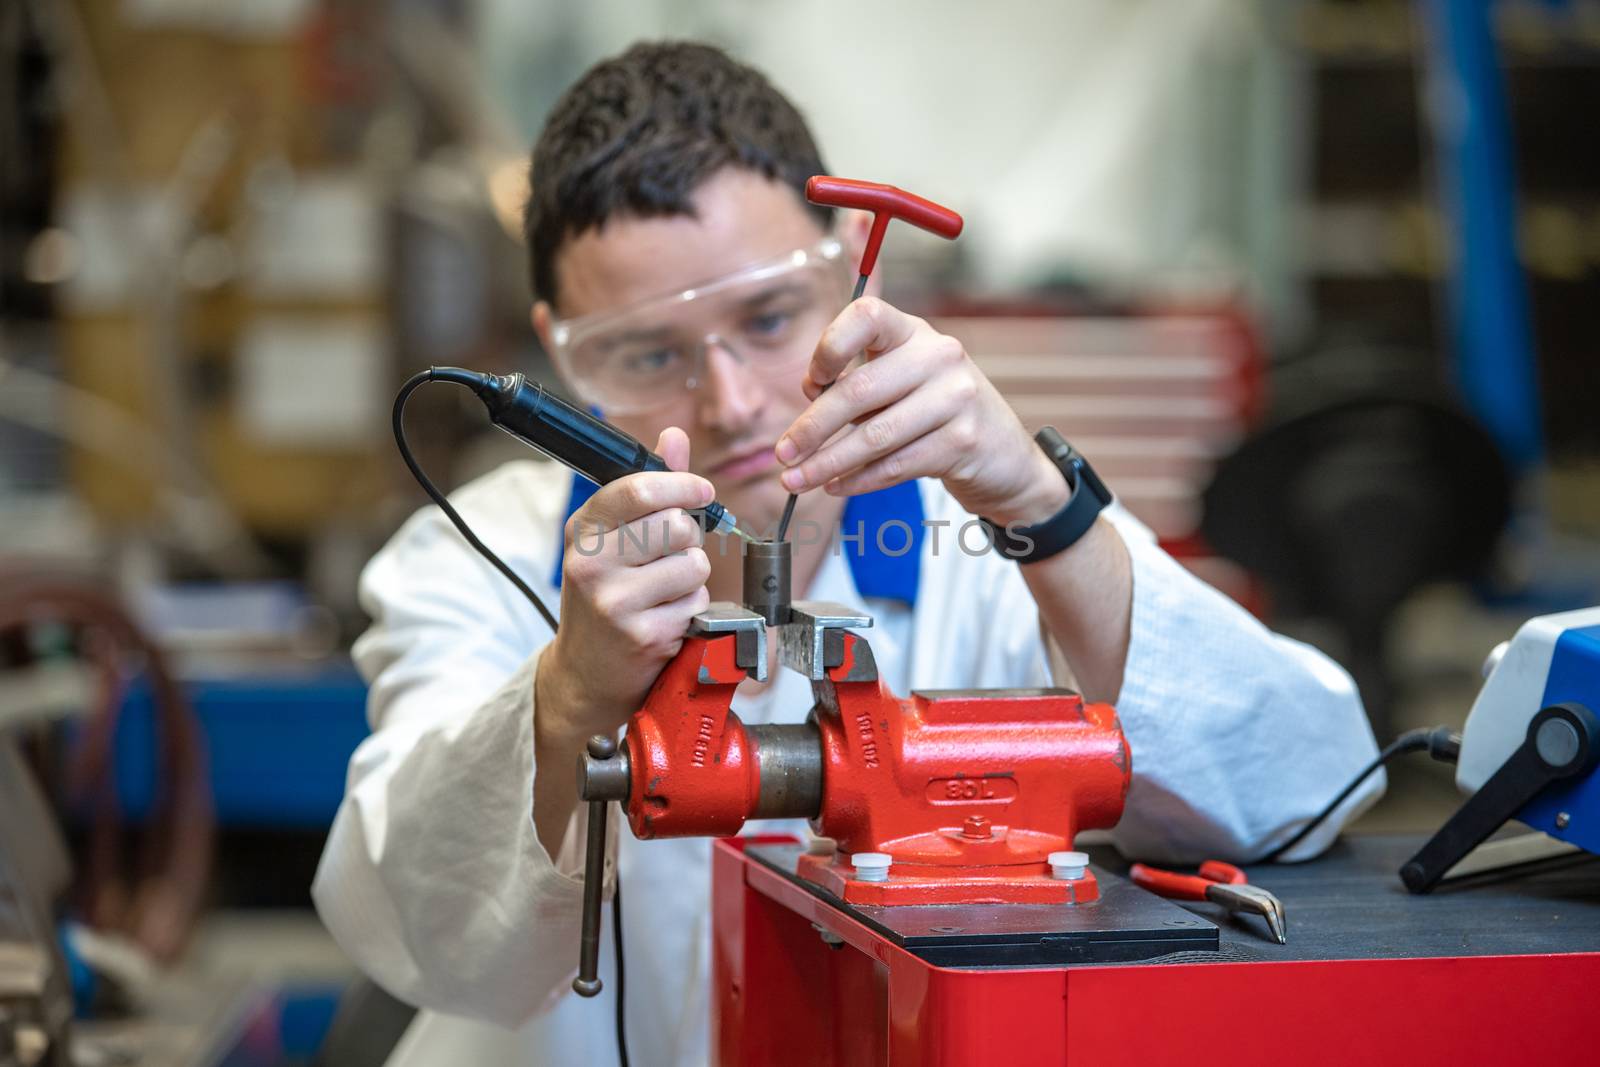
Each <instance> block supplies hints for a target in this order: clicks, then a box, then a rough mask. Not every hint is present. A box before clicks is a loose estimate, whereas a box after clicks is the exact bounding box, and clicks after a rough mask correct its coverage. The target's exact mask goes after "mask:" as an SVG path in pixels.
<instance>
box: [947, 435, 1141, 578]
mask: <svg viewBox="0 0 1600 1067" xmlns="http://www.w3.org/2000/svg"><path fill="white" fill-rule="evenodd" d="M1033 439H1034V440H1035V441H1037V442H1039V447H1040V448H1042V449H1044V454H1045V455H1047V456H1049V457H1050V462H1052V463H1054V464H1055V465H1056V466H1057V467H1058V468H1060V470H1061V473H1062V474H1063V475H1064V476H1065V477H1066V479H1067V487H1068V488H1069V489H1071V490H1072V495H1071V496H1070V497H1068V498H1067V502H1066V504H1065V506H1063V507H1062V509H1061V510H1060V511H1058V512H1056V513H1055V514H1054V515H1052V516H1051V517H1050V518H1048V519H1046V520H1045V521H1044V522H1041V523H1038V524H1037V525H1034V526H1012V527H1011V528H1010V530H1009V531H1008V530H1007V529H1006V528H1005V527H1003V526H1000V525H998V524H997V523H994V522H991V521H990V520H988V519H985V518H984V517H983V516H981V515H980V516H978V521H980V522H982V523H983V524H984V526H986V527H988V529H989V536H991V537H993V538H994V547H995V548H996V549H997V550H998V551H999V552H1000V554H1001V555H1002V556H1005V557H1006V558H1007V559H1014V560H1016V561H1017V562H1018V563H1037V562H1039V561H1040V560H1042V559H1049V558H1050V557H1051V556H1053V555H1055V554H1056V553H1058V552H1065V551H1066V550H1067V549H1069V548H1071V547H1072V546H1073V545H1075V544H1077V542H1078V539H1079V538H1080V537H1082V536H1083V535H1084V534H1086V533H1088V532H1089V527H1091V526H1093V525H1094V520H1095V516H1097V515H1099V514H1100V512H1101V511H1103V510H1105V506H1106V505H1107V504H1109V503H1111V490H1109V489H1107V488H1106V486H1105V483H1104V482H1102V481H1101V480H1100V476H1099V475H1097V474H1096V473H1095V472H1094V468H1093V467H1091V466H1089V461H1088V460H1086V459H1084V458H1083V456H1082V455H1081V454H1080V453H1079V452H1078V450H1077V449H1076V448H1073V447H1072V446H1071V445H1070V444H1068V443H1067V439H1066V438H1065V437H1062V436H1061V434H1059V433H1057V432H1056V428H1055V427H1054V426H1046V427H1045V428H1044V429H1042V430H1040V431H1039V432H1038V433H1036V434H1034V435H1033Z"/></svg>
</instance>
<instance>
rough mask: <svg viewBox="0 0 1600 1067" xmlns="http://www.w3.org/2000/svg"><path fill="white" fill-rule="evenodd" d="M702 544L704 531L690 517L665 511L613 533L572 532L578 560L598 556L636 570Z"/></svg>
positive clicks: (587, 529) (582, 528) (596, 530)
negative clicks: (579, 557) (581, 557)
mask: <svg viewBox="0 0 1600 1067" xmlns="http://www.w3.org/2000/svg"><path fill="white" fill-rule="evenodd" d="M704 542H705V531H704V530H703V529H701V526H700V521H699V520H698V519H697V518H695V516H694V515H693V514H691V513H690V512H687V511H683V510H681V509H679V508H667V509H666V510H664V511H657V512H653V513H652V514H649V515H645V516H643V517H642V518H638V519H633V520H631V521H629V522H625V523H623V524H622V525H621V526H619V527H617V528H616V529H614V530H602V529H600V528H599V527H594V528H590V527H585V526H582V525H581V524H580V525H579V526H578V528H577V529H575V530H574V531H573V540H572V547H573V550H574V551H575V552H577V553H578V554H579V555H580V556H598V557H602V559H603V561H604V562H606V563H615V562H620V563H621V564H623V565H625V566H629V567H639V566H643V565H644V564H646V563H649V562H650V561H651V560H657V559H660V558H661V557H662V556H670V555H672V554H673V553H675V552H682V551H683V550H684V549H686V548H694V547H697V546H699V545H701V544H703V543H704Z"/></svg>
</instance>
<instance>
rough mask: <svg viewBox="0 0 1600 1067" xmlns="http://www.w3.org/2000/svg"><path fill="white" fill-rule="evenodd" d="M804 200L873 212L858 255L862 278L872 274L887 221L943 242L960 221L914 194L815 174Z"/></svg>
mask: <svg viewBox="0 0 1600 1067" xmlns="http://www.w3.org/2000/svg"><path fill="white" fill-rule="evenodd" d="M806 199H807V200H809V201H811V202H812V203H813V204H818V205H820V206H823V207H845V208H855V209H857V210H859V211H870V212H872V213H873V215H874V218H873V220H872V232H871V233H870V234H869V235H868V237H867V247H866V249H865V250H864V251H863V252H862V253H861V268H860V273H861V276H862V277H863V278H865V277H867V276H868V275H869V274H871V273H872V268H873V267H874V266H875V265H876V264H877V262H878V248H879V246H880V245H882V244H883V235H884V233H885V232H886V231H887V230H888V229H889V220H890V219H900V220H901V221H902V222H909V223H911V225H913V226H916V227H917V228H919V229H923V230H927V231H928V232H929V233H935V234H938V235H939V236H940V237H943V238H944V239H945V240H947V241H953V240H955V239H956V238H957V237H958V236H960V234H961V227H962V219H961V216H960V215H958V214H956V213H955V212H954V211H951V210H950V209H949V208H947V207H945V206H944V205H942V204H935V203H934V202H933V201H932V200H925V199H923V198H922V197H920V196H918V195H916V194H915V193H908V192H906V191H905V190H904V189H898V188H896V187H895V186H893V185H884V184H882V183H880V182H864V181H860V180H858V179H855V178H835V177H832V176H830V175H827V174H817V175H813V176H812V177H810V178H807V179H806Z"/></svg>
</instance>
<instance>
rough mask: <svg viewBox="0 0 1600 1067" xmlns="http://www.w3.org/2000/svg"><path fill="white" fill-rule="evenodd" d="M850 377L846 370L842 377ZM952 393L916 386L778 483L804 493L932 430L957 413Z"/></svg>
mask: <svg viewBox="0 0 1600 1067" xmlns="http://www.w3.org/2000/svg"><path fill="white" fill-rule="evenodd" d="M854 377H855V374H851V375H849V376H848V377H846V378H845V379H844V381H845V382H848V381H850V379H851V378H854ZM841 388H843V386H842V384H841ZM952 393H953V391H952V390H949V389H940V388H937V387H935V386H928V387H925V388H922V389H917V390H915V391H914V392H912V393H911V395H910V396H908V397H905V398H904V399H903V400H901V401H900V402H899V403H897V404H894V405H892V406H890V407H888V408H885V409H883V410H880V411H878V412H877V413H876V414H874V415H872V416H870V417H869V418H866V419H864V420H862V422H861V423H860V424H859V425H857V426H855V427H854V428H852V429H851V430H849V432H847V433H845V434H844V435H843V436H842V437H840V438H839V439H838V440H836V441H831V442H829V443H828V444H826V445H824V446H823V447H822V448H821V450H819V451H818V452H817V453H816V454H815V455H813V456H811V457H810V458H809V459H807V460H806V461H805V462H804V463H801V464H799V465H797V466H795V467H791V468H790V469H789V470H786V471H784V472H783V477H782V481H783V487H784V488H785V489H787V490H789V491H790V492H791V493H803V492H805V491H806V490H807V489H813V488H815V487H817V486H819V485H824V484H826V483H827V482H830V481H832V480H833V479H835V478H839V477H841V476H843V475H847V474H850V473H852V472H853V471H855V470H857V469H858V468H861V467H863V466H865V465H866V464H868V463H870V462H872V461H873V460H875V459H878V458H880V457H882V456H886V455H889V454H890V453H891V452H895V451H897V450H899V449H901V448H904V447H905V446H906V445H909V444H910V443H912V442H913V441H915V440H917V439H918V438H920V437H923V436H924V435H926V434H929V433H932V432H933V431H934V430H936V429H938V428H939V427H940V426H942V425H944V423H946V422H948V421H949V420H950V419H951V418H952V417H954V416H955V415H956V414H957V413H958V411H959V404H958V403H957V401H956V398H955V397H954V396H953V395H952ZM826 399H827V397H823V400H826ZM821 402H822V401H818V404H820V403H821Z"/></svg>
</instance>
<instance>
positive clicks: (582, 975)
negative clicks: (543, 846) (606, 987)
mask: <svg viewBox="0 0 1600 1067" xmlns="http://www.w3.org/2000/svg"><path fill="white" fill-rule="evenodd" d="M628 780H629V779H628V757H627V754H626V753H622V754H620V755H619V754H618V752H617V743H616V742H615V741H613V740H612V739H611V738H609V737H606V736H604V735H602V734H596V735H595V736H594V737H591V738H589V744H588V750H587V751H586V752H585V753H584V754H583V755H581V756H579V757H578V798H579V799H580V800H585V801H587V802H588V804H589V833H588V836H587V838H586V839H585V841H584V853H583V933H582V937H581V939H580V941H579V942H578V977H576V978H574V979H573V980H572V991H573V992H574V993H577V994H578V995H579V996H580V997H592V996H594V995H595V994H597V993H599V992H600V907H601V904H602V903H603V902H604V894H605V874H606V808H607V806H608V803H609V802H610V801H612V800H626V799H627V798H628Z"/></svg>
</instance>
